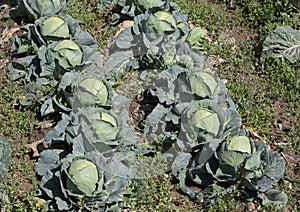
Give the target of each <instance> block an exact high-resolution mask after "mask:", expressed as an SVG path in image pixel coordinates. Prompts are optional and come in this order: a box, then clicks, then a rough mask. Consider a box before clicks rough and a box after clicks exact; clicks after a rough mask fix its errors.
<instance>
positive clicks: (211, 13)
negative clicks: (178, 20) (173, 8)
mask: <svg viewBox="0 0 300 212" xmlns="http://www.w3.org/2000/svg"><path fill="white" fill-rule="evenodd" d="M175 2H176V3H177V4H178V5H179V6H180V7H181V8H182V10H183V12H184V13H185V14H187V15H188V17H189V19H190V20H192V21H193V22H194V23H195V25H196V26H199V27H204V28H205V29H207V30H208V31H209V33H210V35H212V36H213V37H218V36H219V35H220V33H221V31H222V29H223V27H224V26H225V25H226V22H225V20H226V19H225V18H224V13H222V11H220V10H218V9H217V8H213V7H212V6H210V5H208V4H207V3H205V2H204V0H193V1H184V0H175Z"/></svg>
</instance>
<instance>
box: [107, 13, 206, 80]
mask: <svg viewBox="0 0 300 212" xmlns="http://www.w3.org/2000/svg"><path fill="white" fill-rule="evenodd" d="M190 31H191V29H190V28H189V24H188V20H187V16H186V15H184V14H182V13H181V12H180V11H177V10H174V11H166V10H161V11H158V12H155V13H153V14H141V15H138V16H136V17H135V18H134V25H133V26H131V27H127V28H126V29H125V30H123V31H121V32H120V34H119V35H118V37H117V39H116V41H115V43H114V46H113V47H112V48H111V53H110V56H109V59H108V60H107V61H106V62H105V63H104V68H105V70H106V72H107V75H108V76H109V77H111V76H117V75H118V74H122V73H123V72H126V71H129V70H130V69H132V68H133V69H140V70H145V69H161V70H163V69H167V68H168V67H171V66H172V65H176V64H177V65H180V66H183V67H186V68H191V69H193V68H195V69H196V68H200V67H201V66H202V65H203V61H204V59H205V56H204V55H203V53H201V52H198V51H196V48H195V49H192V48H191V45H190V44H189V43H188V41H187V40H186V38H187V36H188V33H189V32H190Z"/></svg>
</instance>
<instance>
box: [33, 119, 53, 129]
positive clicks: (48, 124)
mask: <svg viewBox="0 0 300 212" xmlns="http://www.w3.org/2000/svg"><path fill="white" fill-rule="evenodd" d="M52 126H53V122H51V121H42V122H39V123H38V124H37V126H36V128H37V129H49V128H51V127H52Z"/></svg>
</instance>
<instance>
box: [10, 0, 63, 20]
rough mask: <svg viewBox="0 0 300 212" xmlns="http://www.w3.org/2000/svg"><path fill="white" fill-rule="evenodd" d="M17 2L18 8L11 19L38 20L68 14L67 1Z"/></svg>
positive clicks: (25, 0)
mask: <svg viewBox="0 0 300 212" xmlns="http://www.w3.org/2000/svg"><path fill="white" fill-rule="evenodd" d="M17 2H18V5H17V7H16V8H15V9H12V10H11V11H10V13H9V16H10V17H11V18H16V17H20V16H21V17H28V18H30V19H34V20H36V19H38V18H40V17H43V16H47V15H54V14H65V13H66V5H67V2H66V0H18V1H17Z"/></svg>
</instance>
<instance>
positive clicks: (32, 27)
mask: <svg viewBox="0 0 300 212" xmlns="http://www.w3.org/2000/svg"><path fill="white" fill-rule="evenodd" d="M21 29H22V31H23V34H22V36H20V37H16V38H15V42H14V43H13V46H12V49H11V51H12V52H13V53H14V54H24V53H25V52H26V53H27V54H36V53H37V51H38V50H39V48H40V47H41V46H46V45H48V44H50V43H52V42H54V41H60V40H65V39H71V40H75V41H76V42H77V43H79V44H80V45H86V46H89V47H92V48H95V49H96V47H97V43H96V41H95V40H94V39H93V37H92V36H91V35H90V34H89V33H88V32H85V31H82V30H81V29H80V26H79V24H78V22H77V21H76V20H75V19H73V18H72V17H71V16H69V15H64V16H63V15H51V16H45V17H41V18H39V19H37V20H36V21H35V22H34V23H29V24H26V25H25V26H23V27H22V28H21Z"/></svg>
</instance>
